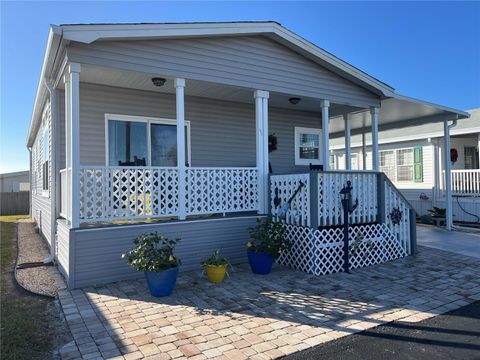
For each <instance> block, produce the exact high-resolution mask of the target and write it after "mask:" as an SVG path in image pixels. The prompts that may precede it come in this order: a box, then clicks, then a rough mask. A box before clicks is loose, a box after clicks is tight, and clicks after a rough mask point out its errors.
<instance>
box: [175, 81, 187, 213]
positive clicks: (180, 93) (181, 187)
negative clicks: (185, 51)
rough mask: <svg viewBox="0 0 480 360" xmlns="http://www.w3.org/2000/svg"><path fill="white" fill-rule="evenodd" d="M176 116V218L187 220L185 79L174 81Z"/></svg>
mask: <svg viewBox="0 0 480 360" xmlns="http://www.w3.org/2000/svg"><path fill="white" fill-rule="evenodd" d="M174 85H175V93H176V114H177V168H178V218H179V219H180V220H185V219H186V218H187V209H186V185H187V184H186V167H185V79H175V82H174Z"/></svg>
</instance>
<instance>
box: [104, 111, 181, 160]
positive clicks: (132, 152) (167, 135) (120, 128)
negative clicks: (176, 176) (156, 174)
mask: <svg viewBox="0 0 480 360" xmlns="http://www.w3.org/2000/svg"><path fill="white" fill-rule="evenodd" d="M105 118H106V133H107V142H106V162H107V165H109V166H164V167H170V166H172V167H173V166H177V126H176V121H175V120H171V119H157V118H145V117H140V116H139V117H136V116H127V115H110V114H107V115H106V116H105ZM184 132H185V154H186V159H185V162H186V165H187V166H188V165H189V163H190V143H189V142H190V122H188V121H186V122H185V130H184Z"/></svg>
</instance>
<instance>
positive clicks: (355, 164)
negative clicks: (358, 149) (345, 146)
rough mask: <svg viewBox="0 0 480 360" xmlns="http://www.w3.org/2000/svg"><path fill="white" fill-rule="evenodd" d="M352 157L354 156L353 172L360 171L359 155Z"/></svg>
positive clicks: (352, 161) (354, 154)
mask: <svg viewBox="0 0 480 360" xmlns="http://www.w3.org/2000/svg"><path fill="white" fill-rule="evenodd" d="M351 156H352V160H351V165H352V170H359V164H358V154H357V153H353V154H352V155H351Z"/></svg>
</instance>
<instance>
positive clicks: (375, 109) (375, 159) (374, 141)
mask: <svg viewBox="0 0 480 360" xmlns="http://www.w3.org/2000/svg"><path fill="white" fill-rule="evenodd" d="M378 112H379V109H378V107H371V108H370V114H371V117H372V120H371V121H372V169H373V171H379V169H380V165H379V164H380V163H379V159H378V158H379V154H378Z"/></svg>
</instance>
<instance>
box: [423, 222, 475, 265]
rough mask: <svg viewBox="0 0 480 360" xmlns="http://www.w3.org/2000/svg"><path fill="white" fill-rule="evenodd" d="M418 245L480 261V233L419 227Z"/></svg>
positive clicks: (426, 226)
mask: <svg viewBox="0 0 480 360" xmlns="http://www.w3.org/2000/svg"><path fill="white" fill-rule="evenodd" d="M417 243H418V245H422V246H428V247H431V248H435V249H440V250H445V251H449V252H452V253H456V254H462V255H467V256H472V257H476V258H479V259H480V232H479V233H466V232H462V231H446V230H443V229H441V228H438V227H435V226H428V225H417Z"/></svg>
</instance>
